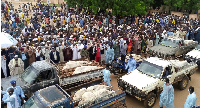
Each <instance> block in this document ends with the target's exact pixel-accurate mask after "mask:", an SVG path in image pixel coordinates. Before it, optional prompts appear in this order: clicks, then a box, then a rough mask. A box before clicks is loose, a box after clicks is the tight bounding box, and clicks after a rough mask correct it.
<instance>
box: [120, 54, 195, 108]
mask: <svg viewBox="0 0 200 108" xmlns="http://www.w3.org/2000/svg"><path fill="white" fill-rule="evenodd" d="M197 67H198V66H197V64H195V63H188V62H187V61H179V60H163V59H161V58H157V57H151V58H147V59H146V60H144V61H143V62H142V63H141V64H140V65H139V66H138V67H137V68H136V69H135V70H134V71H132V72H130V73H128V74H126V75H124V76H122V77H120V78H119V79H118V86H119V88H121V89H122V90H123V91H125V92H126V93H127V94H129V95H131V96H134V97H136V98H137V99H138V100H140V101H142V100H144V106H145V107H146V108H152V107H153V106H154V104H155V102H156V99H157V97H158V96H159V95H160V92H161V91H162V89H163V85H164V82H165V78H166V77H167V78H169V80H170V83H171V84H174V83H178V86H179V88H180V89H181V90H184V89H185V88H186V87H187V85H188V82H189V80H191V75H193V74H194V73H195V72H196V70H197ZM166 70H167V71H168V74H165V73H167V72H166Z"/></svg>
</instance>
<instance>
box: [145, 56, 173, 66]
mask: <svg viewBox="0 0 200 108" xmlns="http://www.w3.org/2000/svg"><path fill="white" fill-rule="evenodd" d="M145 61H148V62H150V63H153V64H155V65H158V66H162V67H166V66H168V65H170V64H171V63H170V62H169V61H168V60H164V59H162V58H158V57H150V58H147V59H146V60H145Z"/></svg>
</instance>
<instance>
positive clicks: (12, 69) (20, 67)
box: [8, 58, 24, 76]
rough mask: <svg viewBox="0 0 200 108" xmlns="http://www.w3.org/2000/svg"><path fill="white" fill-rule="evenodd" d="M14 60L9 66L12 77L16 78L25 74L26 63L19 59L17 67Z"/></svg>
mask: <svg viewBox="0 0 200 108" xmlns="http://www.w3.org/2000/svg"><path fill="white" fill-rule="evenodd" d="M14 60H15V59H12V60H11V61H10V62H9V64H8V67H9V68H10V75H11V76H15V75H18V74H21V73H23V72H24V62H23V61H22V59H21V58H18V63H19V64H18V67H15V64H16V62H15V61H14ZM13 62H14V63H13Z"/></svg>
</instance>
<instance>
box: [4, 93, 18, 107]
mask: <svg viewBox="0 0 200 108" xmlns="http://www.w3.org/2000/svg"><path fill="white" fill-rule="evenodd" d="M5 103H7V108H20V106H19V103H18V99H17V96H16V94H13V95H11V96H9V97H8V98H7V99H6V100H5Z"/></svg>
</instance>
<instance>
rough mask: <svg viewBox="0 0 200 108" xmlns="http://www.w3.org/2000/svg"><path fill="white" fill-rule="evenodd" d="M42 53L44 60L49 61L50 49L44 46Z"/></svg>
mask: <svg viewBox="0 0 200 108" xmlns="http://www.w3.org/2000/svg"><path fill="white" fill-rule="evenodd" d="M42 52H43V55H44V56H45V60H48V61H49V59H50V55H49V54H50V52H51V51H50V48H49V46H45V48H43V49H42Z"/></svg>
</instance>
